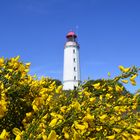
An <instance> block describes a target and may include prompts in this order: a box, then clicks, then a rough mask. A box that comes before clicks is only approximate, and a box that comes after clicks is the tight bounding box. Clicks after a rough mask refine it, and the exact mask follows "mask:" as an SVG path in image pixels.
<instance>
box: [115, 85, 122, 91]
mask: <svg viewBox="0 0 140 140" xmlns="http://www.w3.org/2000/svg"><path fill="white" fill-rule="evenodd" d="M115 89H116V91H117V92H122V91H123V86H121V87H120V86H119V85H115Z"/></svg>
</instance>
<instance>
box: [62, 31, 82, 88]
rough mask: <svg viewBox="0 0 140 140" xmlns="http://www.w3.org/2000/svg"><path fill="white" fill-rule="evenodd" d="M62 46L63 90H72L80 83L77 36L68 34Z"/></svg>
mask: <svg viewBox="0 0 140 140" xmlns="http://www.w3.org/2000/svg"><path fill="white" fill-rule="evenodd" d="M66 38H67V41H66V43H65V46H64V70H63V89H64V90H73V89H75V88H76V87H78V85H79V83H80V62H79V61H80V60H79V48H80V47H79V44H78V43H77V41H76V39H77V35H76V34H75V33H74V32H69V33H68V34H67V35H66Z"/></svg>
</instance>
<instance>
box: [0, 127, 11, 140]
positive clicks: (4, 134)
mask: <svg viewBox="0 0 140 140" xmlns="http://www.w3.org/2000/svg"><path fill="white" fill-rule="evenodd" d="M8 136H9V133H8V132H6V130H5V129H3V131H2V132H1V134H0V140H6V139H7V137H8Z"/></svg>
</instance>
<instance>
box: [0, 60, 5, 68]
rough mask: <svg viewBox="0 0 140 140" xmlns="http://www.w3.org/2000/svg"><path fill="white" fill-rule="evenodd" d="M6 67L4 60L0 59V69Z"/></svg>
mask: <svg viewBox="0 0 140 140" xmlns="http://www.w3.org/2000/svg"><path fill="white" fill-rule="evenodd" d="M3 65H4V58H0V67H1V66H3Z"/></svg>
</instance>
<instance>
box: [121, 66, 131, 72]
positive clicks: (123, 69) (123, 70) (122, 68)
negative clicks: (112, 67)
mask: <svg viewBox="0 0 140 140" xmlns="http://www.w3.org/2000/svg"><path fill="white" fill-rule="evenodd" d="M119 69H120V70H121V71H122V72H124V73H127V72H129V71H130V68H124V66H121V65H120V66H119Z"/></svg>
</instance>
